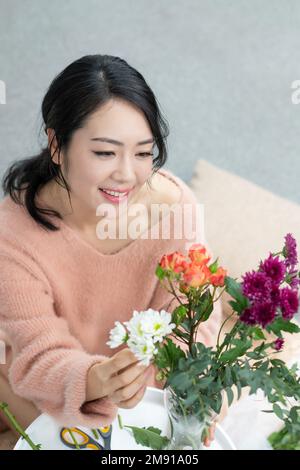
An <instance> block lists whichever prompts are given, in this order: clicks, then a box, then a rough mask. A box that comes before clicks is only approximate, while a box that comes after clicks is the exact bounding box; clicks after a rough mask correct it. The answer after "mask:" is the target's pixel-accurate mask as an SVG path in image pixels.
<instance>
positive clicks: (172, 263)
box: [159, 251, 187, 273]
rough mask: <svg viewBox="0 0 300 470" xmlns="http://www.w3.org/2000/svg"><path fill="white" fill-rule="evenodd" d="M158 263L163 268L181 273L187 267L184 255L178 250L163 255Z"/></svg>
mask: <svg viewBox="0 0 300 470" xmlns="http://www.w3.org/2000/svg"><path fill="white" fill-rule="evenodd" d="M159 264H160V266H161V267H162V268H163V269H167V270H171V271H173V272H175V273H181V272H183V271H184V270H185V269H186V267H187V262H186V260H185V257H184V256H183V255H182V254H181V253H179V252H178V251H175V252H174V253H171V254H169V255H163V257H162V259H161V260H160V263H159Z"/></svg>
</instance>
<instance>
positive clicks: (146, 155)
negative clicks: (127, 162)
mask: <svg viewBox="0 0 300 470" xmlns="http://www.w3.org/2000/svg"><path fill="white" fill-rule="evenodd" d="M94 153H95V154H96V155H100V156H101V155H105V156H109V155H114V153H113V152H95V151H94ZM138 155H142V156H144V157H148V156H150V155H152V156H153V153H151V152H143V153H139V154H138Z"/></svg>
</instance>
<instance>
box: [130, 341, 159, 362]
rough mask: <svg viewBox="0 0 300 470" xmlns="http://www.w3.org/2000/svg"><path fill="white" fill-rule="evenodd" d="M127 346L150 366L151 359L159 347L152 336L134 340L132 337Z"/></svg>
mask: <svg viewBox="0 0 300 470" xmlns="http://www.w3.org/2000/svg"><path fill="white" fill-rule="evenodd" d="M127 346H128V347H129V349H130V350H131V351H132V352H133V354H134V355H135V356H136V358H137V359H138V360H139V361H140V362H141V364H143V365H145V366H149V364H150V362H151V359H152V358H153V356H154V355H155V354H156V353H157V348H156V347H155V344H154V343H153V341H151V339H150V338H144V340H142V339H140V340H139V341H134V340H133V339H132V338H131V337H130V339H129V340H128V342H127Z"/></svg>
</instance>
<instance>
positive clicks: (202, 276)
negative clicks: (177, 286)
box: [183, 263, 211, 287]
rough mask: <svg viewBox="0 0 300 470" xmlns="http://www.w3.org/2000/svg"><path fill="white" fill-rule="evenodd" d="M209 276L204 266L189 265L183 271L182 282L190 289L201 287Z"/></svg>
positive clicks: (208, 271)
mask: <svg viewBox="0 0 300 470" xmlns="http://www.w3.org/2000/svg"><path fill="white" fill-rule="evenodd" d="M210 276H211V272H210V270H209V269H208V267H207V266H206V265H205V264H197V263H191V264H190V265H189V266H188V267H187V269H186V270H185V271H184V274H183V279H184V282H185V283H186V284H187V285H188V286H190V287H201V286H203V284H205V283H206V282H207V281H208V280H209V278H210Z"/></svg>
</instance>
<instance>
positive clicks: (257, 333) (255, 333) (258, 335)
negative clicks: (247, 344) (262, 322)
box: [249, 326, 266, 340]
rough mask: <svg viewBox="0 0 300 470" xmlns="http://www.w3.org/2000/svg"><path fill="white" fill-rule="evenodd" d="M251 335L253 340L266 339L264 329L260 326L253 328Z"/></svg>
mask: <svg viewBox="0 0 300 470" xmlns="http://www.w3.org/2000/svg"><path fill="white" fill-rule="evenodd" d="M249 333H250V335H251V337H252V338H253V339H257V340H259V339H266V337H265V335H264V333H263V331H262V329H261V328H259V327H258V326H253V327H251V328H250V331H249Z"/></svg>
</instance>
